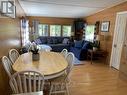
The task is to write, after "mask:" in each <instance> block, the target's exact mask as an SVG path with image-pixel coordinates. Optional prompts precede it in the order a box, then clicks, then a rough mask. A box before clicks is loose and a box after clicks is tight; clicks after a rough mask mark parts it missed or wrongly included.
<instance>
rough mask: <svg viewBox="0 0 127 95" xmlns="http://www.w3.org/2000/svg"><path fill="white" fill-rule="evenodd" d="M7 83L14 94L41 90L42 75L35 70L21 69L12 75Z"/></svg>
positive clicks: (42, 83)
mask: <svg viewBox="0 0 127 95" xmlns="http://www.w3.org/2000/svg"><path fill="white" fill-rule="evenodd" d="M9 83H10V87H11V89H12V91H13V93H14V94H21V93H24V94H25V93H32V92H37V91H43V88H44V76H43V75H42V74H40V73H39V72H35V71H21V72H17V73H15V74H14V75H12V77H11V79H10V82H9Z"/></svg>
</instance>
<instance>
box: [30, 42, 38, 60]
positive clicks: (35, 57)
mask: <svg viewBox="0 0 127 95" xmlns="http://www.w3.org/2000/svg"><path fill="white" fill-rule="evenodd" d="M38 51H39V49H38V48H37V45H36V44H35V43H33V44H32V47H31V52H32V59H33V61H38V60H39V59H40V55H39V52H38Z"/></svg>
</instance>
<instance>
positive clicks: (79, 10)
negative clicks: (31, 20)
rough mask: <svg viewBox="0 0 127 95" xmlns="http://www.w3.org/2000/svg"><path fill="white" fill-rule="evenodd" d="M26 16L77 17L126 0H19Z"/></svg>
mask: <svg viewBox="0 0 127 95" xmlns="http://www.w3.org/2000/svg"><path fill="white" fill-rule="evenodd" d="M19 1H20V4H21V6H22V7H23V9H24V10H25V13H26V14H27V15H28V16H46V17H67V18H79V17H85V16H88V15H91V14H93V13H96V12H98V11H101V10H103V9H105V8H108V7H111V6H114V5H117V4H119V3H122V2H125V1H127V0H19Z"/></svg>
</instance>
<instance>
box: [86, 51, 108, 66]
mask: <svg viewBox="0 0 127 95" xmlns="http://www.w3.org/2000/svg"><path fill="white" fill-rule="evenodd" d="M88 58H90V61H91V64H92V63H93V58H98V59H99V58H105V62H106V61H107V58H108V52H107V51H104V50H96V51H93V50H92V49H89V50H88V52H87V59H88Z"/></svg>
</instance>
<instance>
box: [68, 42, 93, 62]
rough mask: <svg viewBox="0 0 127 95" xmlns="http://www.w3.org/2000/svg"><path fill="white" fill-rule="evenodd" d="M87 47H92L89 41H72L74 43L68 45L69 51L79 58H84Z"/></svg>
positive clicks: (85, 57)
mask: <svg viewBox="0 0 127 95" xmlns="http://www.w3.org/2000/svg"><path fill="white" fill-rule="evenodd" d="M88 49H92V45H91V43H90V42H88V41H83V40H81V41H75V42H74V45H73V46H72V47H70V52H73V53H74V55H75V57H76V58H78V59H79V60H86V59H87V52H88Z"/></svg>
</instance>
